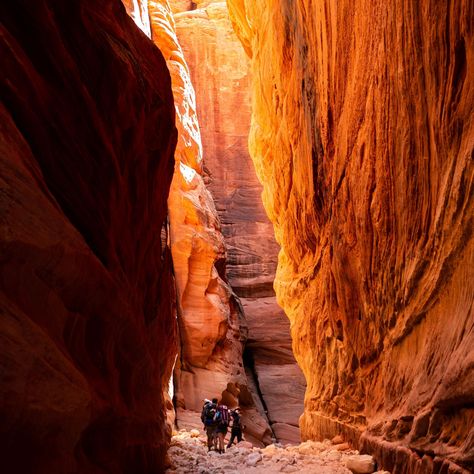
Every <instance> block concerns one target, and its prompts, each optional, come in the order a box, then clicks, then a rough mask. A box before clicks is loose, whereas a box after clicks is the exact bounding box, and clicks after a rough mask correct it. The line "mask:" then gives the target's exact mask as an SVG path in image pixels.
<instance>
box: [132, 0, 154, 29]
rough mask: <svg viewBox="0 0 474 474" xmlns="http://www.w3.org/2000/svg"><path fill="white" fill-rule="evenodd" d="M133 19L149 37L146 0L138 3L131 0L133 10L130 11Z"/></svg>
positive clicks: (136, 0)
mask: <svg viewBox="0 0 474 474" xmlns="http://www.w3.org/2000/svg"><path fill="white" fill-rule="evenodd" d="M131 16H132V18H133V21H134V22H135V24H136V25H137V26H138V28H140V29H141V30H142V31H143V33H145V34H146V35H147V36H148V38H151V27H150V17H149V15H148V4H147V3H146V2H140V4H139V3H138V0H133V12H132V13H131Z"/></svg>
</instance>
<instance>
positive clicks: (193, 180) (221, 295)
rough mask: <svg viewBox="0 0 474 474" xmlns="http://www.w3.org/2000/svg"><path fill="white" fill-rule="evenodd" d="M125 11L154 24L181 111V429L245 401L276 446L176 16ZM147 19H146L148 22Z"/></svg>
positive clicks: (176, 252)
mask: <svg viewBox="0 0 474 474" xmlns="http://www.w3.org/2000/svg"><path fill="white" fill-rule="evenodd" d="M178 6H179V5H178ZM127 7H128V11H129V13H130V14H131V16H132V17H133V18H134V19H135V20H136V21H137V18H140V20H139V21H138V24H139V25H140V24H141V25H146V24H147V23H148V22H149V23H150V31H151V38H152V40H153V42H154V43H155V44H156V45H157V46H158V47H159V48H160V50H161V51H162V52H163V54H164V56H165V58H166V60H167V64H168V67H169V69H170V71H171V78H172V83H173V95H174V99H175V106H176V112H177V128H178V145H177V149H176V155H175V156H176V167H175V173H174V178H173V183H172V186H171V191H170V197H169V201H168V205H169V212H170V228H171V235H170V240H171V248H172V254H173V266H174V271H175V277H176V286H177V292H178V322H179V330H180V331H179V332H180V339H181V351H180V356H179V358H178V360H177V362H176V369H175V388H176V393H175V399H176V405H177V408H178V413H177V421H178V425H179V426H191V425H193V424H196V423H197V422H199V423H200V421H199V414H200V410H201V408H202V405H203V399H204V398H212V397H217V398H222V399H223V400H224V402H225V403H227V404H228V405H230V406H235V405H237V404H239V400H246V402H247V403H248V404H249V406H250V407H251V413H250V414H249V420H248V422H249V426H252V427H253V429H251V430H250V431H251V432H252V435H253V436H254V440H255V441H256V442H257V443H261V442H262V441H263V440H264V439H265V440H266V441H270V438H269V437H268V436H267V437H266V434H267V431H268V430H267V427H266V425H265V423H264V422H263V420H261V419H260V418H259V417H258V414H257V413H256V410H255V406H254V402H253V400H252V397H251V395H250V392H249V390H248V387H247V379H246V375H245V371H244V369H243V363H242V347H243V342H244V341H245V338H246V334H247V330H246V329H247V328H246V325H245V321H244V320H243V319H242V310H241V306H240V303H239V302H238V300H237V299H236V298H235V295H234V294H233V291H232V289H231V287H230V285H229V284H228V282H227V278H226V248H225V245H224V238H223V235H222V232H221V224H220V222H219V217H218V215H217V211H216V208H215V205H214V201H213V198H212V196H211V194H210V192H209V190H208V189H207V187H206V184H205V182H204V179H203V171H202V157H203V153H202V145H201V134H200V129H199V124H198V120H197V115H196V99H195V93H194V88H193V85H192V82H191V78H190V74H189V69H188V66H187V63H186V60H185V58H184V55H183V52H182V50H181V46H180V44H179V42H178V39H177V38H176V35H175V23H174V18H173V15H172V11H171V8H170V6H169V4H168V2H167V1H165V0H163V1H148V2H142V3H140V4H139V5H138V6H137V4H130V5H128V6H127ZM141 12H144V13H143V15H145V16H146V15H148V18H149V20H148V21H147V20H144V19H143V18H142V16H143V15H142V13H141ZM144 29H146V28H144ZM198 426H199V425H198ZM267 438H268V439H267Z"/></svg>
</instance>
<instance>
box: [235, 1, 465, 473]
mask: <svg viewBox="0 0 474 474" xmlns="http://www.w3.org/2000/svg"><path fill="white" fill-rule="evenodd" d="M228 4H229V8H230V12H231V17H232V19H233V22H234V27H235V30H236V32H237V33H238V35H239V37H240V39H241V41H242V43H243V45H244V48H245V50H246V51H247V53H248V54H249V55H250V56H251V58H252V76H253V78H254V79H253V91H254V95H253V120H252V124H253V126H252V130H251V134H250V150H251V155H252V158H253V160H254V163H255V166H256V169H257V173H258V176H259V178H260V179H261V181H262V183H263V185H264V192H263V201H264V205H265V209H266V212H267V214H268V215H269V217H270V219H271V221H272V223H273V224H274V227H275V235H276V239H277V241H278V243H279V244H280V245H281V251H280V254H279V262H278V270H277V276H276V282H275V287H276V293H277V297H278V302H279V303H280V304H281V305H282V307H283V308H284V310H285V312H286V314H287V315H288V316H289V318H290V320H291V327H292V336H293V347H294V350H295V354H296V358H297V360H298V363H299V364H300V366H301V367H302V368H303V371H304V374H305V376H306V380H307V381H308V388H307V391H306V397H305V413H304V416H303V418H302V435H303V437H304V438H305V439H306V438H312V439H317V438H321V437H328V436H332V435H334V434H336V433H338V432H341V433H344V434H345V436H346V437H347V438H350V439H352V441H353V443H357V442H360V445H361V447H362V448H363V449H364V450H366V451H369V452H370V453H373V454H374V455H375V456H376V458H377V461H378V463H379V467H380V466H383V467H384V468H385V469H388V470H393V469H397V472H414V471H416V472H439V470H441V471H444V470H448V469H449V470H450V472H457V471H460V470H462V469H466V470H471V471H472V470H473V469H474V465H473V459H474V445H473V441H472V440H473V439H474V431H473V430H474V409H473V401H474V385H473V384H474V375H473V367H474V364H473V362H474V349H473V348H474V330H473V320H474V316H473V295H474V275H473V268H474V265H473V263H474V261H473V238H472V229H473V215H474V213H473V205H474V204H473V202H474V201H473V173H474V171H473V169H474V168H473V167H474V165H473V147H474V116H473V108H472V104H473V103H474V89H473V87H472V84H473V79H474V77H473V71H474V69H473V68H472V64H473V60H474V49H473V44H474V41H473V29H472V24H474V11H473V6H472V2H469V1H465V0H455V1H453V2H449V3H439V2H435V1H430V0H424V1H420V2H408V1H407V2H397V3H394V4H391V5H387V4H386V2H379V1H376V2H373V1H365V0H361V1H357V2H349V1H341V2H337V5H335V3H334V2H330V1H320V2H317V3H315V2H312V1H309V0H299V1H295V2H289V1H287V0H270V1H268V0H265V1H264V0H256V1H252V2H250V1H245V0H229V1H228ZM361 435H362V436H361Z"/></svg>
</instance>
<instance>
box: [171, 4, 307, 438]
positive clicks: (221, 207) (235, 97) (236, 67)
mask: <svg viewBox="0 0 474 474" xmlns="http://www.w3.org/2000/svg"><path fill="white" fill-rule="evenodd" d="M176 3H177V4H176ZM204 3H205V5H204V4H199V5H198V8H197V9H191V8H187V9H186V10H184V11H183V7H182V5H180V4H179V2H171V8H172V9H175V11H176V13H175V14H174V18H175V23H176V34H177V36H178V39H179V42H180V44H181V47H182V49H183V53H184V56H185V57H186V61H187V63H188V65H189V69H190V72H191V78H192V83H193V85H194V88H195V90H196V97H197V100H196V106H197V114H198V116H199V122H200V123H201V124H202V127H201V135H202V145H203V165H204V176H205V178H204V179H205V181H206V185H207V187H208V189H209V190H210V192H211V193H212V197H213V199H214V202H215V205H216V209H217V212H218V215H219V218H220V221H221V223H222V233H223V235H224V239H225V246H226V251H227V258H226V274H227V277H228V279H229V283H230V284H231V286H232V289H233V290H234V291H235V293H236V294H237V295H238V296H239V298H240V301H241V303H242V306H243V308H244V311H245V320H246V322H247V325H248V339H247V343H246V346H245V347H246V349H247V350H246V354H245V362H246V365H247V366H248V367H247V373H248V376H249V377H250V378H255V380H256V382H257V383H258V387H259V389H260V393H261V396H262V399H263V402H264V403H265V407H263V406H262V408H261V413H262V415H263V416H267V415H268V419H269V422H270V423H271V426H272V430H273V433H274V435H275V436H276V438H277V439H278V440H280V441H282V442H297V441H298V440H299V438H300V434H299V428H298V420H299V417H300V415H301V414H302V412H303V399H304V388H305V381H304V377H303V374H302V372H301V370H300V369H299V368H298V366H297V364H296V361H295V359H294V357H293V354H292V351H291V337H290V327H289V326H290V324H289V320H288V318H287V317H286V316H285V314H284V312H283V311H282V310H281V308H280V307H279V306H278V305H277V304H276V297H275V292H274V290H273V280H274V278H275V272H276V266H277V256H278V251H279V247H278V245H277V243H276V242H275V237H274V233H273V225H272V224H271V222H270V221H269V219H268V217H267V215H266V214H265V210H264V208H263V204H262V200H261V197H260V195H261V192H262V185H261V184H260V182H259V181H258V179H257V176H256V173H255V169H254V167H253V164H252V160H251V158H250V156H249V151H248V144H247V142H248V134H249V128H250V119H251V76H250V61H249V59H248V57H247V55H246V54H245V51H244V50H243V48H242V45H241V43H240V41H239V40H238V38H237V36H236V35H235V33H234V31H233V28H232V24H231V22H230V18H229V14H228V10H227V5H226V3H225V2H204ZM178 10H181V11H178ZM252 369H253V370H252ZM282 387H287V388H288V390H286V389H284V390H282ZM259 397H260V395H259V394H258V391H257V392H256V393H254V397H253V398H254V399H258V398H259ZM265 409H266V411H267V415H265V413H264V412H265ZM244 416H249V413H248V410H247V411H246V412H245V415H244ZM246 424H247V425H248V424H249V423H248V420H246Z"/></svg>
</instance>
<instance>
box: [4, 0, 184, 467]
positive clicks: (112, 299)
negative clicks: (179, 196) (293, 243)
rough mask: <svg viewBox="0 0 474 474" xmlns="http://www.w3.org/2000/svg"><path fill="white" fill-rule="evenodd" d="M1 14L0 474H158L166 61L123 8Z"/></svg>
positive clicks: (167, 286) (170, 335) (163, 357)
mask: <svg viewBox="0 0 474 474" xmlns="http://www.w3.org/2000/svg"><path fill="white" fill-rule="evenodd" d="M0 14H1V17H2V25H1V27H0V29H1V41H0V48H1V53H0V54H1V57H2V64H3V66H2V79H1V94H2V102H3V105H2V106H1V109H0V114H1V119H0V124H1V125H0V127H1V132H0V149H1V161H0V166H1V172H0V179H1V195H0V203H1V205H0V215H1V233H0V242H1V243H0V281H1V298H0V308H1V323H0V358H1V361H2V362H1V365H2V368H1V376H0V377H1V381H0V416H1V420H2V422H1V426H0V453H1V458H2V472H29V473H47V472H77V473H82V472H87V473H92V472H94V473H102V472H103V473H105V472H107V473H124V472H142V473H148V472H158V471H160V470H162V469H163V463H164V458H165V452H166V449H167V444H168V442H169V438H170V435H171V433H170V430H169V427H168V426H167V424H166V423H165V417H166V413H165V400H164V397H163V387H166V386H167V383H168V380H169V377H170V375H171V370H172V364H173V361H174V356H175V354H176V349H177V347H176V342H175V340H176V322H175V311H174V308H173V306H174V291H173V287H174V283H173V277H172V271H171V255H170V251H169V248H168V247H167V245H166V240H167V239H166V226H165V225H164V224H165V222H166V218H167V197H168V191H169V187H170V183H171V178H172V174H173V164H174V161H173V154H174V149H175V145H176V128H175V113H174V107H173V97H172V92H171V83H170V77H169V73H168V70H167V68H166V63H165V61H164V59H163V56H162V55H161V54H160V52H159V50H158V49H157V48H156V47H155V46H153V45H152V44H151V43H150V42H149V41H148V40H147V39H146V37H144V36H143V34H142V33H141V32H140V31H139V30H138V29H137V28H136V26H135V25H134V24H133V22H132V21H131V20H130V18H129V17H128V16H127V14H126V11H125V9H124V8H123V6H122V4H121V3H120V2H119V1H112V0H104V1H101V2H96V1H91V0H83V1H82V2H80V3H77V2H63V1H59V0H38V1H36V2H33V3H31V2H26V1H23V0H18V1H16V2H2V4H1V6H0Z"/></svg>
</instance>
